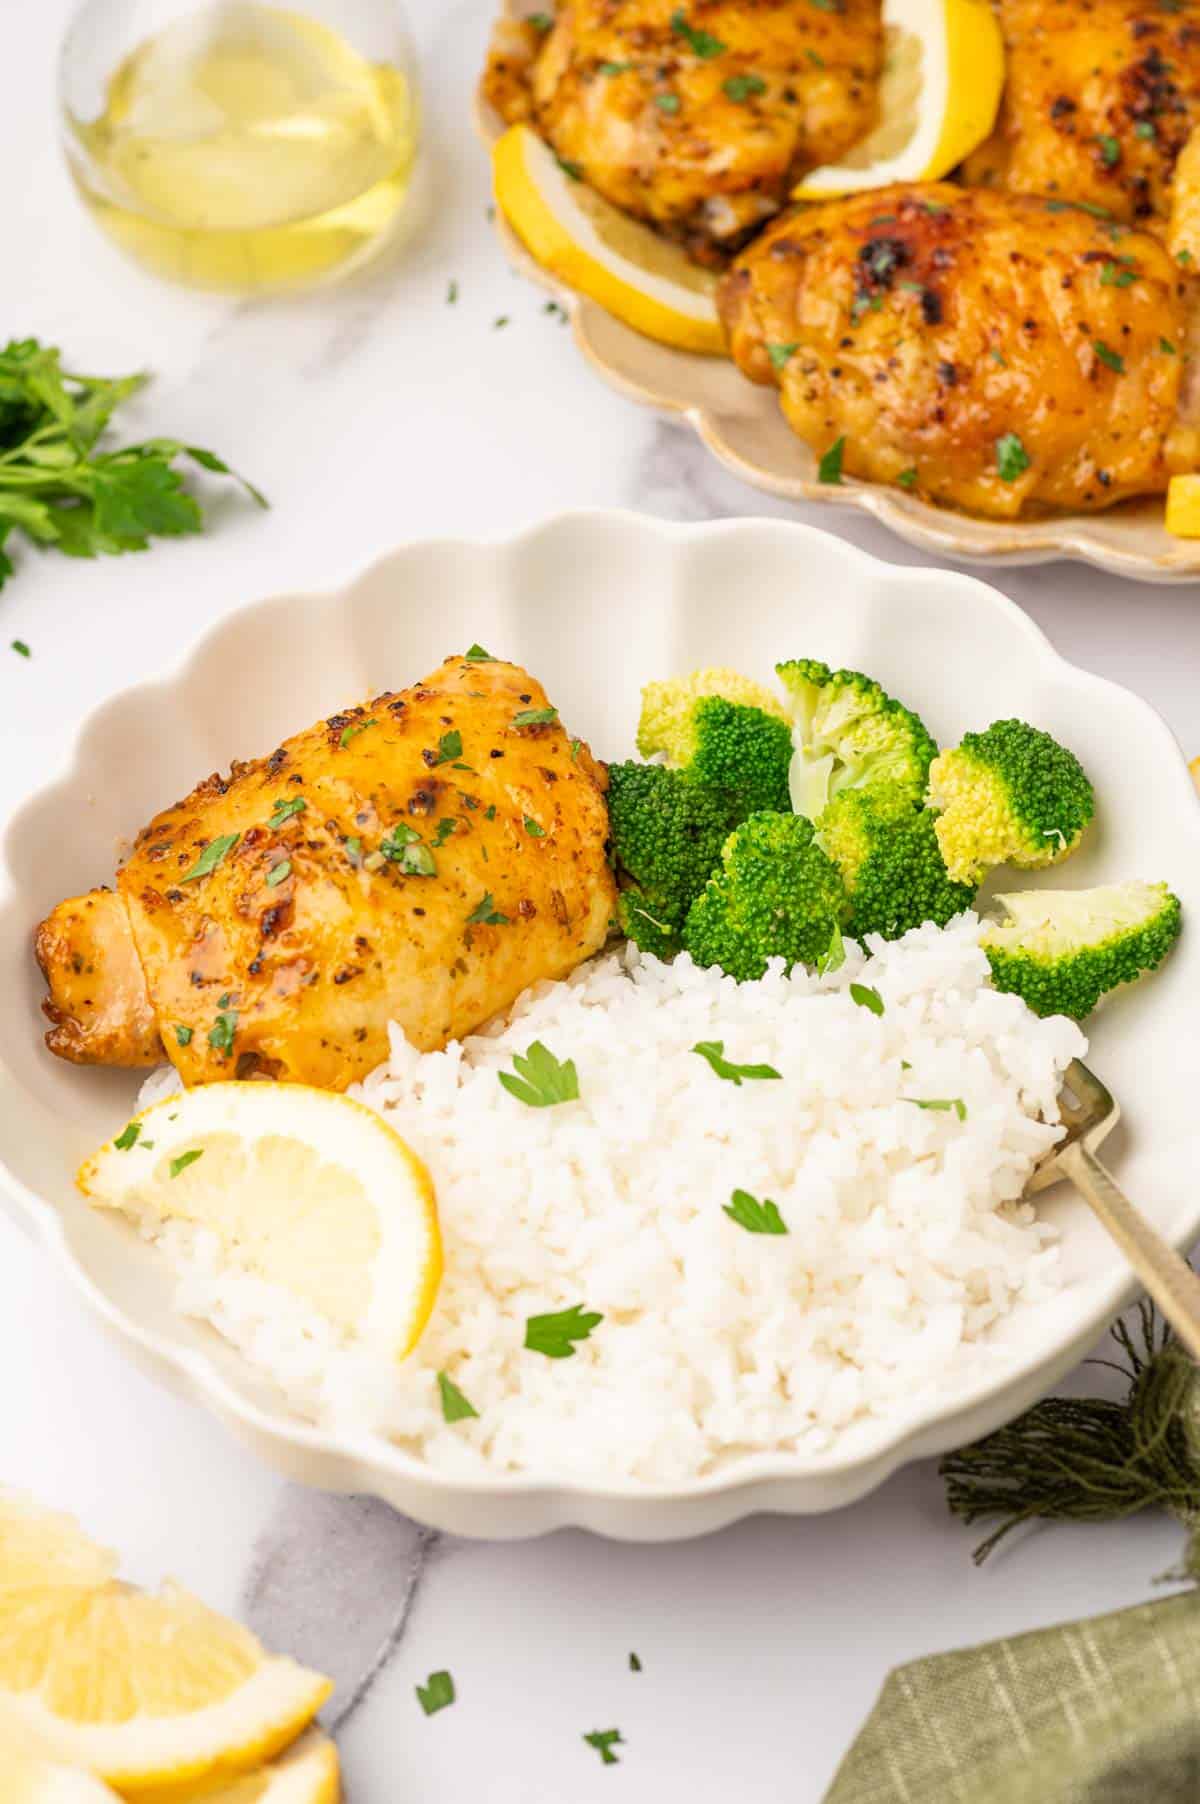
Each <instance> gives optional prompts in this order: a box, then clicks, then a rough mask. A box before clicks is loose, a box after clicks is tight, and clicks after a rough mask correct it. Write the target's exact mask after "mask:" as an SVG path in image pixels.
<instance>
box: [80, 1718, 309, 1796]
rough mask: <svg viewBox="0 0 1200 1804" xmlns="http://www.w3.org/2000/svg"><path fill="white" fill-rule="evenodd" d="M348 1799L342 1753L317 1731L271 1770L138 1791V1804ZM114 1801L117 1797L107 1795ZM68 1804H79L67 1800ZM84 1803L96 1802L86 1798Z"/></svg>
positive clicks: (272, 1766) (266, 1769)
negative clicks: (344, 1791)
mask: <svg viewBox="0 0 1200 1804" xmlns="http://www.w3.org/2000/svg"><path fill="white" fill-rule="evenodd" d="M341 1795H342V1788H341V1782H340V1780H339V1776H338V1757H337V1749H336V1748H335V1747H334V1745H333V1743H332V1742H331V1741H327V1740H326V1739H325V1737H324V1736H323V1735H318V1734H316V1733H315V1732H313V1733H312V1734H310V1735H306V1736H305V1737H304V1738H303V1740H302V1741H298V1742H297V1743H296V1745H295V1747H294V1748H289V1749H288V1751H287V1753H286V1754H281V1755H280V1757H279V1759H278V1760H273V1761H271V1763H270V1764H269V1765H268V1766H260V1767H256V1768H255V1770H254V1771H253V1772H252V1773H243V1774H242V1775H241V1776H240V1777H239V1778H237V1779H215V1780H212V1781H210V1782H208V1783H204V1784H201V1785H189V1786H185V1787H184V1788H183V1789H182V1790H181V1789H180V1788H179V1787H177V1786H171V1787H168V1788H167V1789H166V1790H159V1791H145V1792H139V1793H138V1804H338V1800H339V1799H340V1797H341ZM105 1796H106V1797H111V1796H112V1793H106V1794H105ZM63 1804H73V1800H72V1799H70V1798H64V1800H63ZM79 1804H90V1800H87V1799H85V1798H84V1797H83V1796H82V1795H81V1797H80V1799H79Z"/></svg>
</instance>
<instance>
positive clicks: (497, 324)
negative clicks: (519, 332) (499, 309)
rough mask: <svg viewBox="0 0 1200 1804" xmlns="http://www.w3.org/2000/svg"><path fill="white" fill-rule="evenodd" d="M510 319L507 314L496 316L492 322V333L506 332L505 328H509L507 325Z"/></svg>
mask: <svg viewBox="0 0 1200 1804" xmlns="http://www.w3.org/2000/svg"><path fill="white" fill-rule="evenodd" d="M508 319H509V316H508V314H507V313H498V314H497V315H496V317H495V319H494V320H493V321H492V331H493V332H502V331H503V330H504V328H505V326H507V324H508Z"/></svg>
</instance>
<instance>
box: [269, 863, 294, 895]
mask: <svg viewBox="0 0 1200 1804" xmlns="http://www.w3.org/2000/svg"><path fill="white" fill-rule="evenodd" d="M291 874H292V861H291V859H290V858H281V859H280V860H279V863H278V864H273V865H272V866H271V868H270V870H269V871H268V872H267V888H268V889H274V888H275V886H276V884H279V883H282V882H283V881H284V879H285V878H287V877H290V876H291Z"/></svg>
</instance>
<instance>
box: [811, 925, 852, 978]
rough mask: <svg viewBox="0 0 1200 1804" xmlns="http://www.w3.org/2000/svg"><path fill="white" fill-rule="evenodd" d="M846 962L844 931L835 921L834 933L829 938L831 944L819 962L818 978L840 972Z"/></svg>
mask: <svg viewBox="0 0 1200 1804" xmlns="http://www.w3.org/2000/svg"><path fill="white" fill-rule="evenodd" d="M845 962H846V942H845V940H844V939H843V938H842V930H841V928H840V927H839V926H838V924H837V922H836V921H835V922H834V924H833V932H832V933H831V934H830V936H829V944H828V946H826V948H825V950H824V952H822V954H821V956H820V958H819V959H818V960H817V976H818V977H828V976H829V974H830V972H831V971H840V970H841V968H842V966H843V965H844V964H845Z"/></svg>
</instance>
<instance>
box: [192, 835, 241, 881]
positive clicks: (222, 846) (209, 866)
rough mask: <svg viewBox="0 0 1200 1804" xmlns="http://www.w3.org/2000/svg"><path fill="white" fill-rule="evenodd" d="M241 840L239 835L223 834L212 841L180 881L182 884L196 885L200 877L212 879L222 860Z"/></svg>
mask: <svg viewBox="0 0 1200 1804" xmlns="http://www.w3.org/2000/svg"><path fill="white" fill-rule="evenodd" d="M240 838H241V835H240V834H238V833H222V834H221V836H220V838H219V839H210V840H209V842H208V844H207V845H206V846H205V848H204V850H203V852H201V854H200V856H199V858H197V860H196V862H195V864H194V865H193V866H192V868H191V870H190V871H188V872H187V873H186V875H185V876H183V877H181V878H180V879H179V881H180V883H194V882H195V881H196V879H197V878H198V877H211V875H212V873H213V872H214V871H215V870H216V868H217V866H218V865H219V864H220V862H221V860H222V859H223V858H224V857H225V856H226V855H227V854H228V853H230V852H232V851H233V848H234V847H235V846H236V845H237V842H238V840H239V839H240Z"/></svg>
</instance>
